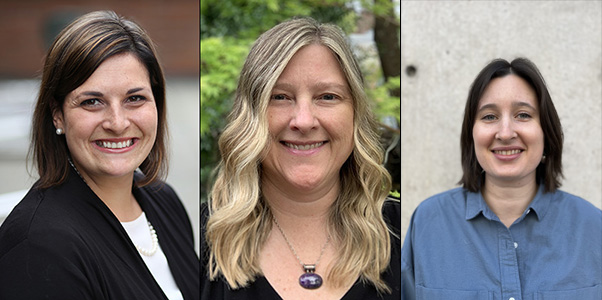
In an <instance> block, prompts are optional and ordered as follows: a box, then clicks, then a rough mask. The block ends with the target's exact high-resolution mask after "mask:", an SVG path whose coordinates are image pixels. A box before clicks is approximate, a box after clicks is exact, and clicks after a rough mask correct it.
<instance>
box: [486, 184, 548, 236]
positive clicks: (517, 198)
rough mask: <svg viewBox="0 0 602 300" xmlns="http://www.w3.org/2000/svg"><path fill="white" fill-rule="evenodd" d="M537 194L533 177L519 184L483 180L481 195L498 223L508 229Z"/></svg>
mask: <svg viewBox="0 0 602 300" xmlns="http://www.w3.org/2000/svg"><path fill="white" fill-rule="evenodd" d="M536 194H537V184H536V182H535V176H533V178H531V179H529V180H525V181H523V182H521V183H519V184H516V183H506V182H499V181H496V180H494V179H492V178H489V177H487V178H486V179H485V185H484V187H483V189H482V195H483V198H484V199H485V202H486V203H487V205H488V206H489V208H491V210H492V211H493V212H494V213H495V214H496V215H497V216H498V218H500V221H502V223H504V225H506V227H510V225H512V223H514V221H516V219H518V218H519V217H520V216H521V215H522V214H523V212H524V211H525V209H527V207H528V206H529V203H531V201H532V200H533V198H535V195H536Z"/></svg>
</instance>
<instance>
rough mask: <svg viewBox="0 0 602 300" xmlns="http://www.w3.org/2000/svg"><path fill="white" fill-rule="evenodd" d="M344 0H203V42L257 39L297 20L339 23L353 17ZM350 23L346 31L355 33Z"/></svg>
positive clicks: (346, 25)
mask: <svg viewBox="0 0 602 300" xmlns="http://www.w3.org/2000/svg"><path fill="white" fill-rule="evenodd" d="M346 2H347V1H343V0H327V1H317V0H301V1H291V0H289V1H279V0H202V1H201V20H200V21H201V40H202V39H204V38H206V37H209V36H231V37H236V38H243V39H255V38H257V37H258V36H259V35H260V34H261V33H262V32H265V31H266V30H268V29H270V28H272V27H273V26H274V25H276V24H278V23H280V22H282V21H284V20H287V19H290V18H292V17H297V16H311V17H313V18H315V19H316V20H318V21H320V22H337V23H338V20H342V19H347V18H349V15H353V11H352V10H351V9H350V8H349V7H348V6H347V5H346ZM350 24H353V23H350V22H346V23H345V24H340V25H345V26H343V28H344V29H347V30H352V29H353V27H350V26H349V25H350Z"/></svg>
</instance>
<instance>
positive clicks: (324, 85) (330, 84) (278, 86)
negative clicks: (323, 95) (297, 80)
mask: <svg viewBox="0 0 602 300" xmlns="http://www.w3.org/2000/svg"><path fill="white" fill-rule="evenodd" d="M312 87H313V88H318V89H327V88H338V89H341V90H343V91H344V92H349V87H348V86H347V85H345V84H340V83H336V82H327V81H321V82H318V83H316V84H314V85H312ZM294 88H295V85H294V84H291V83H288V82H276V84H275V85H274V89H294Z"/></svg>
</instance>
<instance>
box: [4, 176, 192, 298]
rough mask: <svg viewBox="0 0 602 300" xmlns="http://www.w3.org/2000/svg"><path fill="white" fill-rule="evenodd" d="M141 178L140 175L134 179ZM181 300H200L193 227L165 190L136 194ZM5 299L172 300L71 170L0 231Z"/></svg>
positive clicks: (34, 193) (36, 193) (32, 194)
mask: <svg viewBox="0 0 602 300" xmlns="http://www.w3.org/2000/svg"><path fill="white" fill-rule="evenodd" d="M136 177H138V175H137V176H136ZM133 193H134V196H135V197H136V200H137V201H138V202H139V204H140V206H141V207H142V210H143V211H144V212H145V213H146V217H147V219H148V220H149V221H150V222H151V223H152V224H153V227H154V228H155V230H156V232H157V236H158V238H159V244H160V245H161V249H162V250H163V252H164V253H165V256H166V258H167V261H168V264H169V268H170V270H171V272H172V274H173V277H174V279H175V282H176V284H177V286H178V287H179V289H180V291H181V292H182V295H183V296H184V299H186V300H198V299H199V297H200V296H199V293H200V292H199V258H198V257H197V255H196V253H195V251H194V242H193V240H194V238H193V233H192V226H191V224H190V220H189V218H188V215H187V213H186V211H185V209H184V207H183V205H182V203H181V202H180V199H179V198H178V196H177V195H176V194H175V192H174V191H173V190H172V189H171V187H169V186H168V185H167V184H165V183H162V184H160V185H154V186H147V187H143V188H136V187H135V188H133ZM0 299H3V300H10V299H61V300H69V299H73V300H76V299H77V300H82V299H95V300H97V299H145V300H150V299H162V300H164V299H167V297H166V296H165V295H164V293H163V291H162V290H161V288H160V287H159V285H158V284H157V282H156V281H155V279H154V277H153V276H152V274H151V273H150V271H149V270H148V268H147V267H146V264H145V263H144V261H143V260H142V257H141V256H140V255H139V254H138V251H137V250H136V248H135V246H134V245H133V244H132V242H131V240H130V238H129V236H128V235H127V233H126V231H125V230H124V228H123V227H122V226H121V224H120V223H119V220H117V218H116V217H115V216H114V215H113V213H112V212H111V211H110V210H109V208H108V207H107V206H106V205H105V204H104V203H103V202H102V200H100V198H98V197H97V196H96V194H94V192H93V191H92V190H91V189H90V188H89V187H88V186H87V185H86V184H85V183H84V182H83V180H82V179H81V178H80V177H79V176H78V175H77V174H76V173H75V171H74V170H73V169H71V171H70V174H69V176H68V178H67V181H66V182H65V183H64V184H61V185H59V186H56V187H52V188H49V189H44V190H40V189H37V188H35V185H34V187H33V188H32V189H31V190H30V191H29V192H28V193H27V195H26V196H25V198H24V199H23V200H21V202H20V203H19V204H18V205H17V206H16V207H15V208H14V209H13V211H12V212H11V214H10V215H9V216H8V217H7V219H6V220H5V221H4V223H3V224H2V226H1V227H0Z"/></svg>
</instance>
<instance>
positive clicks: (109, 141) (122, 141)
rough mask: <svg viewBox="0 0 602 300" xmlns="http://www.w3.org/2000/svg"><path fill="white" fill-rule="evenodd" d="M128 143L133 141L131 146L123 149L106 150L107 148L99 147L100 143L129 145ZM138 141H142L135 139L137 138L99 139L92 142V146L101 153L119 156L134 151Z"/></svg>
mask: <svg viewBox="0 0 602 300" xmlns="http://www.w3.org/2000/svg"><path fill="white" fill-rule="evenodd" d="M128 141H131V145H130V146H128V147H122V148H105V147H102V146H100V145H98V144H99V143H115V144H117V143H127V142H128ZM138 141H140V139H139V138H135V137H127V138H110V139H97V140H94V141H92V142H91V144H92V146H93V147H94V148H96V149H97V150H99V151H101V152H105V153H112V154H118V153H124V152H128V151H130V150H132V149H133V148H134V147H136V145H137V144H138Z"/></svg>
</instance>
